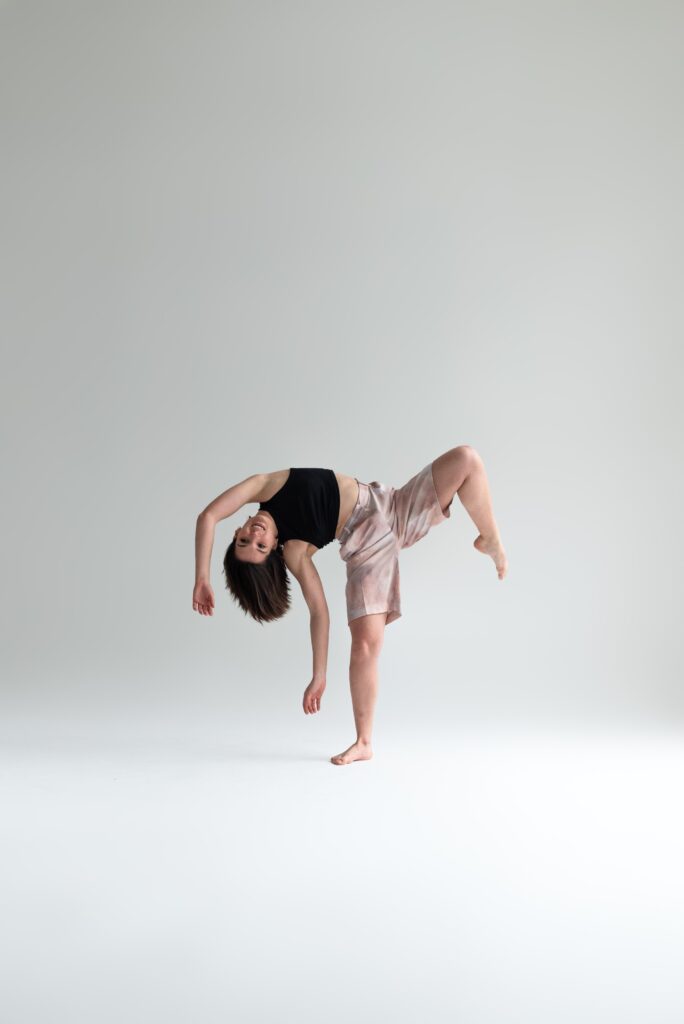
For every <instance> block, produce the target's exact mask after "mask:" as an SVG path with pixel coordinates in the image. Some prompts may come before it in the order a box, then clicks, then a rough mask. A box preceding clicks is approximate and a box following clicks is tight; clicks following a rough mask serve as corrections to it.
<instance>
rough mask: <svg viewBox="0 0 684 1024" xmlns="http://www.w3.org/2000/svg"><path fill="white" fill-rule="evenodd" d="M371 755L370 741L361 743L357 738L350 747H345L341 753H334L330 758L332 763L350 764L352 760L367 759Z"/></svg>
mask: <svg viewBox="0 0 684 1024" xmlns="http://www.w3.org/2000/svg"><path fill="white" fill-rule="evenodd" d="M372 756H373V751H372V750H371V745H370V743H362V742H361V741H360V740H357V741H356V743H352V745H351V747H347V749H346V750H343V751H342V753H341V754H335V756H334V757H331V758H330V760H331V761H332V763H333V764H351V762H352V761H369V760H370V758H371V757H372Z"/></svg>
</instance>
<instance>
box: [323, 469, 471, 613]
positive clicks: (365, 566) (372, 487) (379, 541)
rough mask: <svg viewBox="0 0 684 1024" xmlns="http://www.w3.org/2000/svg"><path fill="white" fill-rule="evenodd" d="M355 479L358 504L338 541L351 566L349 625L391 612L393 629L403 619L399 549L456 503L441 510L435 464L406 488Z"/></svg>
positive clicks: (440, 517) (341, 555)
mask: <svg viewBox="0 0 684 1024" xmlns="http://www.w3.org/2000/svg"><path fill="white" fill-rule="evenodd" d="M355 479H356V482H357V483H358V485H359V496H358V500H357V502H356V505H355V506H354V509H353V510H352V513H351V515H350V516H349V518H348V519H347V522H346V523H345V524H344V527H343V528H342V531H341V533H340V536H339V537H338V540H339V542H340V558H341V559H342V560H343V561H344V562H345V563H346V566H347V586H346V590H345V594H346V600H347V622H351V621H352V619H358V618H359V617H360V616H362V615H371V614H373V613H374V612H385V611H386V612H387V619H386V621H385V625H389V624H390V622H394V621H395V619H398V618H399V617H400V615H401V594H400V588H399V582H400V581H399V551H400V550H401V549H402V548H408V547H411V545H412V544H415V543H416V541H419V540H420V539H421V538H422V537H424V536H425V534H426V533H427V532H428V530H430V529H431V528H432V527H433V526H438V525H439V523H443V522H444V520H445V519H448V518H449V517H450V515H451V502H449V504H448V505H447V508H446V512H444V511H442V508H441V506H440V504H439V498H438V497H437V491H436V489H435V481H434V478H433V476H432V463H431V462H429V463H428V464H427V466H425V467H424V468H423V469H421V471H420V473H416V475H415V476H412V477H411V479H410V480H409V481H408V482H407V483H405V484H404V486H403V487H391V486H389V485H388V484H383V483H379V482H378V481H377V480H374V481H373V482H372V483H370V484H365V483H362V482H361V481H360V480H358V479H357V478H355ZM452 501H453V498H452Z"/></svg>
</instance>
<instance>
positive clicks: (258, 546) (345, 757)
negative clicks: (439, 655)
mask: <svg viewBox="0 0 684 1024" xmlns="http://www.w3.org/2000/svg"><path fill="white" fill-rule="evenodd" d="M456 494H457V495H458V497H459V499H460V501H461V502H462V504H463V506H464V507H465V509H466V511H467V512H468V515H469V516H470V518H471V519H472V520H473V522H474V523H475V526H476V527H477V529H478V530H479V535H478V537H476V539H475V541H474V547H475V548H476V549H477V550H478V551H480V552H482V554H485V555H489V556H490V557H491V558H492V559H493V561H494V564H495V566H496V571H497V575H498V577H499V579H500V580H502V579H503V578H504V576H505V575H506V571H507V560H506V554H505V552H504V549H503V546H502V544H501V540H500V537H499V530H498V527H497V524H496V521H495V519H494V513H493V510H492V500H491V495H490V492H489V485H488V480H487V474H486V472H485V468H484V465H483V462H482V459H481V458H480V456H479V454H478V453H477V452H476V451H475V449H474V448H473V447H471V445H467V444H462V445H459V446H458V447H456V448H450V449H449V450H448V451H446V452H444V453H443V454H442V455H440V456H438V457H437V458H436V459H434V460H433V461H432V462H429V463H428V464H427V465H426V466H424V467H423V469H421V470H420V472H419V473H416V475H415V476H413V477H411V479H410V480H409V481H408V482H407V483H405V484H404V485H403V487H398V488H395V487H392V486H389V485H386V484H383V483H379V482H378V481H377V480H374V481H373V482H372V483H370V484H366V483H362V482H361V481H360V480H358V479H357V478H356V477H353V476H345V475H344V474H343V473H335V472H334V471H333V470H331V469H320V468H297V467H293V468H291V469H281V470H277V471H276V472H274V473H257V474H255V475H254V476H250V477H247V479H245V480H243V481H242V482H241V483H239V484H236V485H235V486H234V487H230V488H229V489H228V490H227V491H224V493H223V494H220V495H219V496H218V498H215V499H214V501H212V502H211V504H209V505H207V507H206V508H205V509H204V511H203V512H201V513H200V515H199V516H198V519H197V532H196V538H195V554H196V576H195V589H194V591H193V595H192V607H193V609H194V610H195V611H197V612H199V613H200V614H201V615H213V611H214V592H213V590H212V587H211V584H210V582H209V562H210V558H211V549H212V546H213V541H214V529H215V527H216V523H218V522H220V521H221V520H222V519H226V518H228V517H229V516H232V515H234V514H235V513H236V512H237V511H239V509H241V508H242V507H243V505H247V504H249V503H250V502H258V503H259V509H258V511H257V512H256V513H255V514H254V515H253V516H249V517H248V518H247V521H246V522H245V523H244V525H243V526H239V527H237V528H236V529H235V532H234V534H233V540H232V541H231V543H230V545H229V546H228V549H227V551H226V554H225V557H224V560H223V568H224V573H225V577H226V586H227V588H228V590H229V591H230V593H231V595H232V597H233V600H234V601H235V602H236V603H237V604H238V605H239V606H240V607H241V608H242V609H243V611H244V612H245V614H249V615H251V616H252V618H254V619H255V620H256V621H257V622H260V623H264V622H272V621H273V620H275V619H279V618H280V617H281V616H282V615H284V614H285V612H286V611H287V610H288V609H289V607H290V593H289V587H290V583H289V579H288V575H287V570H289V571H290V573H291V574H292V575H293V576H294V577H295V579H296V580H297V581H298V583H299V585H300V587H301V589H302V593H303V595H304V600H305V601H306V603H307V606H308V608H309V611H310V614H311V621H310V633H311V643H312V647H313V675H312V679H311V682H310V683H309V685H308V686H307V688H306V690H305V691H304V698H303V702H302V704H303V708H304V712H305V714H312V713H314V712H316V711H319V710H320V706H321V697H322V696H323V692H324V690H325V686H326V670H327V659H328V634H329V627H330V617H329V613H328V605H327V602H326V599H325V593H324V591H323V586H322V584H321V580H320V577H319V575H318V572H317V570H316V568H315V566H314V564H313V556H314V555H315V554H316V552H317V551H319V550H320V549H321V547H325V545H326V544H329V543H330V542H331V541H333V540H337V541H339V544H340V557H341V558H342V560H343V561H344V562H345V564H346V573H347V584H346V590H345V596H346V606H347V621H348V624H349V629H350V630H351V638H352V639H351V656H350V663H349V678H350V685H351V695H352V704H353V708H354V720H355V723H356V740H355V742H354V743H352V745H351V746H350V747H348V748H347V750H345V751H343V752H342V753H341V754H336V755H335V756H334V757H332V758H331V761H332V763H333V764H349V763H350V762H352V761H366V760H368V759H369V758H371V757H372V756H373V751H372V749H371V731H372V727H373V713H374V709H375V702H376V697H377V690H378V659H379V655H380V650H381V648H382V643H383V637H384V630H385V626H387V625H389V623H391V622H394V621H395V620H396V619H398V618H399V617H400V616H401V601H400V589H399V551H400V550H401V549H402V548H407V547H410V546H411V545H412V544H415V543H416V542H417V541H419V540H420V539H421V538H422V537H424V536H425V534H426V533H427V532H428V531H429V530H430V529H431V528H432V527H433V526H437V525H439V523H442V522H444V520H445V519H448V518H449V517H450V515H451V511H450V507H451V503H452V501H453V498H454V495H456Z"/></svg>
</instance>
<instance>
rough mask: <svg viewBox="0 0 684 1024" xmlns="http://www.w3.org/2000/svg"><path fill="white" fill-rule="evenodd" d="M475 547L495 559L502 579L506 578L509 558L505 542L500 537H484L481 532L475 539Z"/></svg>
mask: <svg viewBox="0 0 684 1024" xmlns="http://www.w3.org/2000/svg"><path fill="white" fill-rule="evenodd" d="M473 547H475V548H477V550H478V551H481V552H482V554H483V555H489V557H490V558H493V559H494V565H495V566H496V571H497V574H498V577H499V579H500V580H502V579H503V578H504V576H505V575H506V572H507V570H508V559H507V558H506V552H505V551H504V549H503V544H502V543H501V541H500V540H499V537H498V536H496V537H487V538H485V537H483V536H482V534H480V535H479V536H478V537H476V538H475V540H474V541H473Z"/></svg>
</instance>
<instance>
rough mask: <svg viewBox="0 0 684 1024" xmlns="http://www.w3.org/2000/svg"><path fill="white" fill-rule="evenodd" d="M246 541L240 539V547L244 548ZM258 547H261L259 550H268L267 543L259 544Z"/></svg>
mask: <svg viewBox="0 0 684 1024" xmlns="http://www.w3.org/2000/svg"><path fill="white" fill-rule="evenodd" d="M246 543H247V541H246V540H239V541H238V547H239V548H244V546H245V544H246ZM257 547H258V548H259V551H265V550H266V545H265V544H257Z"/></svg>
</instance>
